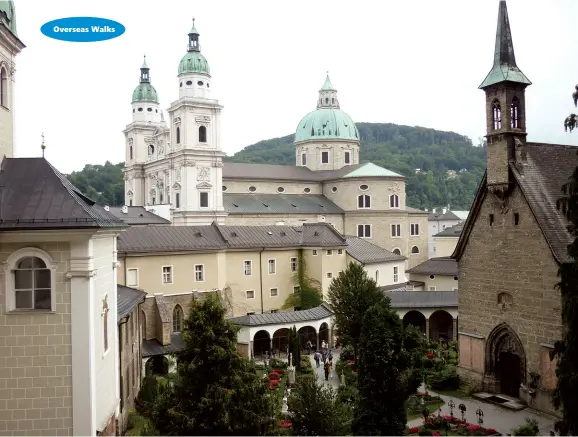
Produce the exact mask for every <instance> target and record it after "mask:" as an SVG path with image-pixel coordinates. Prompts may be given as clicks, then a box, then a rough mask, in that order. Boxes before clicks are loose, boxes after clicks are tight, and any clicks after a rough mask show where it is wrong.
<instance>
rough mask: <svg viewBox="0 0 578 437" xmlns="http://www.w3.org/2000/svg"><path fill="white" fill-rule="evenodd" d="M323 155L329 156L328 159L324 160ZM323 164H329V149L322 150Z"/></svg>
mask: <svg viewBox="0 0 578 437" xmlns="http://www.w3.org/2000/svg"><path fill="white" fill-rule="evenodd" d="M323 156H327V161H326V162H324V161H323ZM320 158H321V164H329V150H322V151H321V157H320Z"/></svg>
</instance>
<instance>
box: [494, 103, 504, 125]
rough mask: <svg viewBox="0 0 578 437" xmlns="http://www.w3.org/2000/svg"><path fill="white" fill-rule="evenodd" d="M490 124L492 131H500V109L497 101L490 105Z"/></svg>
mask: <svg viewBox="0 0 578 437" xmlns="http://www.w3.org/2000/svg"><path fill="white" fill-rule="evenodd" d="M492 122H493V126H494V130H498V129H502V108H501V107H500V102H498V101H497V100H494V103H492Z"/></svg>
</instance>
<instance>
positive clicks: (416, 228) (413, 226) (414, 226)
mask: <svg viewBox="0 0 578 437" xmlns="http://www.w3.org/2000/svg"><path fill="white" fill-rule="evenodd" d="M416 231H417V232H416ZM409 235H410V237H419V223H410V225H409Z"/></svg>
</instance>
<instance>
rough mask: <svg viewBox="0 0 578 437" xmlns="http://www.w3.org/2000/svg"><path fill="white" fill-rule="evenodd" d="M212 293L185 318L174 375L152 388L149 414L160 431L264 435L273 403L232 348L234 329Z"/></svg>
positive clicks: (269, 427) (234, 345)
mask: <svg viewBox="0 0 578 437" xmlns="http://www.w3.org/2000/svg"><path fill="white" fill-rule="evenodd" d="M225 314H226V310H225V309H224V308H223V305H222V303H221V301H220V297H219V296H218V295H216V294H210V295H207V296H206V297H205V298H204V299H203V300H202V301H198V300H197V301H195V302H194V303H193V305H192V307H191V311H190V313H189V317H188V319H187V320H186V321H185V327H184V330H183V340H184V343H185V349H184V350H183V351H182V352H180V353H179V354H178V361H177V363H178V364H177V377H176V378H175V379H174V380H171V383H170V384H166V386H165V387H164V388H163V389H162V390H157V393H156V394H157V399H156V401H155V402H154V405H153V406H152V408H150V410H151V412H150V413H149V419H150V420H151V422H152V424H153V425H154V427H155V428H156V429H157V430H158V432H159V433H160V435H267V433H269V432H271V430H272V429H273V428H272V427H273V425H274V423H273V421H274V403H273V400H272V398H271V395H270V394H269V393H268V392H267V390H266V387H265V385H264V384H263V381H262V380H261V378H260V377H259V376H258V375H257V372H256V370H255V366H254V365H253V364H252V363H251V362H250V361H248V360H247V359H245V358H244V357H242V356H241V355H240V354H239V353H238V352H237V328H236V327H235V326H234V325H232V324H231V323H229V322H228V321H227V320H226V319H225Z"/></svg>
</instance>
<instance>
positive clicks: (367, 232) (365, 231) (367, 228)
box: [357, 225, 371, 238]
mask: <svg viewBox="0 0 578 437" xmlns="http://www.w3.org/2000/svg"><path fill="white" fill-rule="evenodd" d="M357 236H358V237H359V238H371V225H357Z"/></svg>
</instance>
